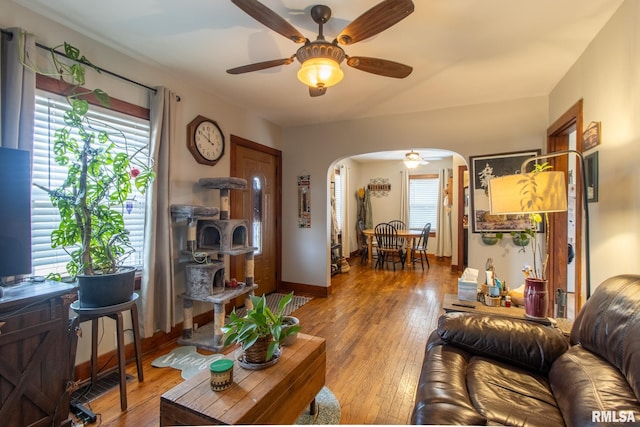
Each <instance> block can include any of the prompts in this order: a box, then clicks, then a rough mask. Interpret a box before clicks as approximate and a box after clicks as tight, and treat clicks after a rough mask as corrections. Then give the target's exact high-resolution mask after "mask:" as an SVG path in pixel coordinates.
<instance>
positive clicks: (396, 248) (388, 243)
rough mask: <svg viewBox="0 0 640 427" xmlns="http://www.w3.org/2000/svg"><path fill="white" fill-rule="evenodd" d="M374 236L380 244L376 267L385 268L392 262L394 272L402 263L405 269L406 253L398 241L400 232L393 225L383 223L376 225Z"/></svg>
mask: <svg viewBox="0 0 640 427" xmlns="http://www.w3.org/2000/svg"><path fill="white" fill-rule="evenodd" d="M374 235H375V237H376V241H377V242H378V260H377V262H376V265H375V267H376V268H377V267H378V266H380V267H384V265H385V264H388V263H389V262H391V263H392V264H393V271H396V263H397V262H400V263H401V264H402V268H404V260H405V253H404V249H403V247H402V244H401V242H400V241H399V239H398V230H397V229H396V228H395V227H394V226H393V225H391V224H389V223H386V222H383V223H380V224H378V225H376V227H375V229H374Z"/></svg>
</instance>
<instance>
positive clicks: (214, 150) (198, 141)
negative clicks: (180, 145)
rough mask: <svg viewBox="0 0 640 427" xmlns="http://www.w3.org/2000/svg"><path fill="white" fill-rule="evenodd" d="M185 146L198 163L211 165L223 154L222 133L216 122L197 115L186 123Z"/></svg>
mask: <svg viewBox="0 0 640 427" xmlns="http://www.w3.org/2000/svg"><path fill="white" fill-rule="evenodd" d="M187 148H188V149H189V151H190V152H191V154H192V155H193V157H194V158H195V159H196V161H197V162H198V163H201V164H203V165H209V166H213V165H215V164H216V163H218V160H220V158H221V157H222V156H223V154H224V134H223V133H222V130H221V129H220V126H218V123H216V122H215V121H213V120H211V119H208V118H206V117H203V116H197V117H196V118H195V119H193V120H192V121H191V122H190V123H189V124H188V125H187Z"/></svg>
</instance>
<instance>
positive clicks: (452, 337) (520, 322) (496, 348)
mask: <svg viewBox="0 0 640 427" xmlns="http://www.w3.org/2000/svg"><path fill="white" fill-rule="evenodd" d="M437 331H438V335H440V338H441V339H442V340H443V341H444V342H445V343H447V344H449V345H453V346H456V347H459V348H461V349H464V350H466V351H468V352H470V353H472V354H476V355H480V356H484V357H490V358H493V359H496V360H500V361H502V362H506V363H509V364H512V365H516V366H519V367H522V368H525V369H531V370H533V371H536V372H539V373H542V374H545V375H546V374H548V372H549V369H551V364H552V363H553V361H554V360H556V359H557V358H558V357H559V356H560V355H562V354H563V353H564V352H565V351H567V350H568V349H569V343H568V342H567V339H566V338H565V337H564V335H563V334H562V332H561V331H560V329H558V328H554V327H550V326H544V325H541V324H539V323H535V322H531V321H528V320H525V319H515V318H507V317H501V316H493V315H487V314H480V313H447V314H444V315H443V316H441V317H440V318H439V319H438V329H437Z"/></svg>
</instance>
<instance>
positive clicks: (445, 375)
mask: <svg viewBox="0 0 640 427" xmlns="http://www.w3.org/2000/svg"><path fill="white" fill-rule="evenodd" d="M639 398H640V275H621V276H616V277H612V278H610V279H607V280H606V281H604V282H603V283H602V284H600V285H599V286H598V287H597V288H596V290H595V291H594V292H593V295H592V296H591V298H590V299H589V300H588V301H587V302H586V303H585V305H584V306H583V308H582V310H581V311H580V312H579V313H578V315H577V316H576V320H575V322H574V324H573V327H572V330H571V336H570V338H569V337H565V336H564V335H563V334H562V333H561V332H560V330H559V329H558V328H554V327H551V326H544V325H542V324H539V323H535V322H533V321H528V320H524V319H512V318H506V317H498V316H490V315H482V314H478V313H447V314H445V315H443V316H441V317H440V318H439V320H438V327H437V329H436V330H435V331H433V333H432V334H431V335H430V337H429V339H428V342H427V346H426V353H425V357H424V362H423V366H422V372H421V375H420V380H419V383H418V389H417V391H416V401H415V406H414V410H413V414H412V423H413V424H439V425H443V424H448V425H509V426H544V427H549V426H565V425H566V426H576V427H585V426H596V425H597V426H604V425H618V426H621V425H625V426H626V425H629V426H630V425H640V402H639Z"/></svg>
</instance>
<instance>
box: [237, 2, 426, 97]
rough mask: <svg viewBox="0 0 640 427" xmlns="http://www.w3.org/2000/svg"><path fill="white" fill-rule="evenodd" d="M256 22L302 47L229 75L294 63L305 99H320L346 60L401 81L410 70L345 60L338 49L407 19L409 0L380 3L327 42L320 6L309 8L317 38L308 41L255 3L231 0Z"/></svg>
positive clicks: (396, 65) (390, 63)
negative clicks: (304, 89)
mask: <svg viewBox="0 0 640 427" xmlns="http://www.w3.org/2000/svg"><path fill="white" fill-rule="evenodd" d="M231 2H232V3H233V4H235V5H236V6H238V7H239V8H240V9H242V10H243V11H244V12H246V13H247V14H248V15H249V16H251V17H252V18H254V19H255V20H256V21H258V22H260V23H262V24H264V25H265V26H267V27H269V28H270V29H272V30H273V31H275V32H277V33H278V34H281V35H283V36H284V37H286V38H288V39H289V40H291V41H293V42H295V43H304V45H303V46H302V47H300V48H299V49H298V50H297V51H296V53H295V54H293V55H291V56H290V57H289V58H283V59H274V60H270V61H264V62H257V63H254V64H249V65H244V66H241V67H236V68H231V69H229V70H227V73H229V74H243V73H248V72H251V71H258V70H264V69H266V68H272V67H277V66H280V65H288V64H291V63H292V62H293V61H294V60H295V59H297V60H298V61H299V62H300V64H302V65H301V67H300V70H299V71H298V79H299V80H300V81H301V82H303V83H304V84H306V85H307V86H309V95H311V96H320V95H324V94H325V93H326V91H327V88H328V87H329V86H333V85H335V84H337V83H339V82H340V80H342V77H343V75H344V73H343V72H342V70H341V69H340V63H341V62H342V61H343V60H344V59H345V58H346V60H347V65H349V66H350V67H352V68H356V69H358V70H361V71H366V72H368V73H372V74H377V75H380V76H385V77H394V78H398V79H403V78H405V77H407V76H408V75H409V74H411V71H413V68H412V67H410V66H408V65H404V64H400V63H398V62H394V61H389V60H386V59H379V58H370V57H364V56H349V55H347V54H346V53H345V52H344V50H343V49H342V47H340V46H339V45H350V44H354V43H357V42H359V41H362V40H365V39H368V38H369V37H372V36H375V35H376V34H378V33H380V32H382V31H384V30H386V29H387V28H389V27H391V26H392V25H395V24H396V23H398V22H399V21H401V20H402V19H404V18H406V17H407V16H409V15H410V14H411V13H412V12H413V10H414V5H413V2H412V1H411V0H384V1H382V2H381V3H378V4H377V5H376V6H374V7H372V8H371V9H369V10H368V11H366V12H365V13H363V14H362V15H360V16H359V17H358V18H356V19H355V20H353V21H352V22H351V23H350V24H348V25H347V26H346V27H345V28H344V29H343V30H342V32H341V33H340V34H338V36H337V37H336V38H335V40H333V42H328V41H326V40H325V38H324V33H323V25H324V24H326V23H327V21H329V18H331V9H330V8H329V7H328V6H324V5H315V6H313V7H312V8H311V18H312V19H313V21H314V22H315V23H317V24H318V26H319V30H318V37H317V39H316V40H314V41H310V40H309V39H308V38H306V37H305V36H304V35H302V33H300V31H298V30H297V29H296V28H295V27H294V26H292V25H291V24H289V23H288V22H287V21H286V20H285V19H284V18H282V17H281V16H280V15H278V14H276V13H275V12H274V11H272V10H271V9H269V8H268V7H266V6H265V5H264V4H262V3H260V2H259V1H257V0H231Z"/></svg>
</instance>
